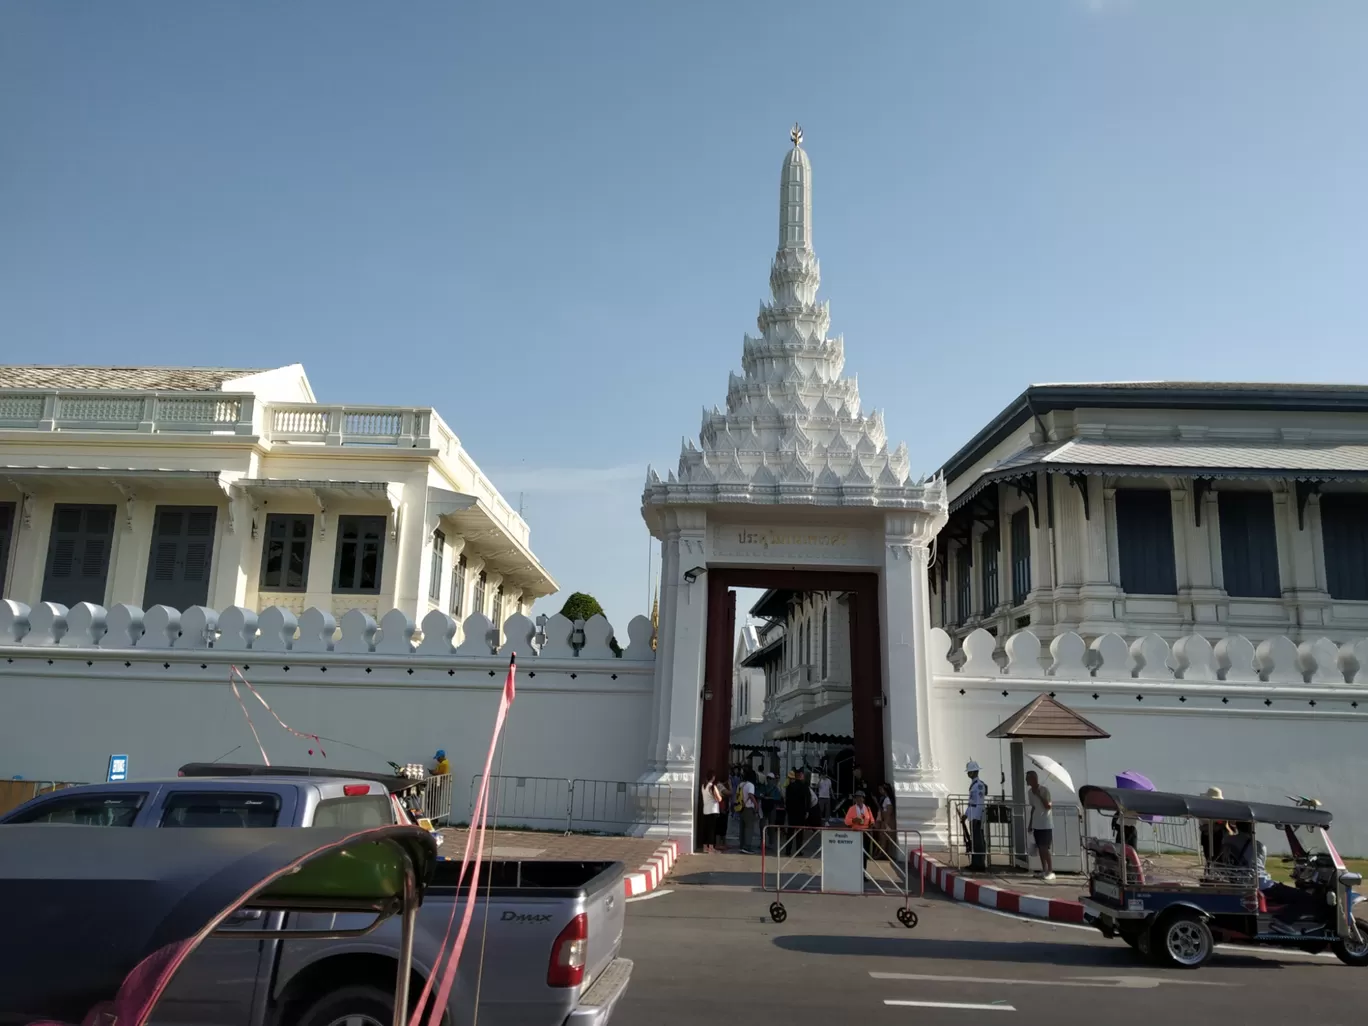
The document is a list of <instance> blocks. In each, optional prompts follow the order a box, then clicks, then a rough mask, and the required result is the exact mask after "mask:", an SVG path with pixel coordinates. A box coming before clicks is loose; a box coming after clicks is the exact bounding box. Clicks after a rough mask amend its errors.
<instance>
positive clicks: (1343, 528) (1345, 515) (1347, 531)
mask: <svg viewBox="0 0 1368 1026" xmlns="http://www.w3.org/2000/svg"><path fill="white" fill-rule="evenodd" d="M1320 514H1321V544H1322V545H1323V546H1324V548H1325V583H1326V586H1327V588H1328V589H1329V591H1330V597H1331V598H1337V599H1344V600H1347V601H1363V600H1364V599H1368V495H1352V494H1338V495H1337V494H1334V493H1331V494H1329V495H1322V496H1321V499H1320Z"/></svg>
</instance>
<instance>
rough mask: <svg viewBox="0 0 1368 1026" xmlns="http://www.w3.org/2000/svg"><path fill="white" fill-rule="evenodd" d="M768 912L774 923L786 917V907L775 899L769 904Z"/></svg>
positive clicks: (780, 921)
mask: <svg viewBox="0 0 1368 1026" xmlns="http://www.w3.org/2000/svg"><path fill="white" fill-rule="evenodd" d="M769 914H770V918H771V919H773V920H774V921H775V922H776V923H782V922H783V921H784V920H785V919H787V918H788V909H786V908H784V906H783V905H781V904H779V902H777V901H776V902H774V903H773V904H771V905H770V907H769Z"/></svg>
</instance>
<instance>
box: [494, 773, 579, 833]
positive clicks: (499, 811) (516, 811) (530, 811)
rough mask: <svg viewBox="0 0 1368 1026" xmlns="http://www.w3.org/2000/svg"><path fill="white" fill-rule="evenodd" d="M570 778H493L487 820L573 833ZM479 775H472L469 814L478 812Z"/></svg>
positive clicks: (499, 823)
mask: <svg viewBox="0 0 1368 1026" xmlns="http://www.w3.org/2000/svg"><path fill="white" fill-rule="evenodd" d="M570 787H571V785H570V781H569V779H567V778H566V777H513V776H504V777H494V776H492V777H490V778H489V815H488V819H487V822H489V823H497V824H498V825H499V826H510V827H512V826H522V827H532V828H533V829H535V830H563V831H565V832H566V833H569V832H570ZM479 790H480V776H479V774H476V775H475V776H473V777H471V778H470V813H471V815H474V813H475V799H476V798H477V797H478V796H479Z"/></svg>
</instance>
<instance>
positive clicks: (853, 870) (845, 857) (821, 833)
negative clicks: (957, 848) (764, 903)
mask: <svg viewBox="0 0 1368 1026" xmlns="http://www.w3.org/2000/svg"><path fill="white" fill-rule="evenodd" d="M921 850H922V837H921V833H920V831H917V830H878V829H875V830H851V829H848V828H846V827H786V826H767V827H765V829H764V833H763V835H762V839H761V844H760V879H761V884H762V886H763V888H764V890H766V891H773V892H774V900H773V901H772V902H771V903H770V907H769V914H770V918H771V919H773V920H774V921H775V922H776V923H782V922H783V921H784V920H785V919H787V918H788V909H787V908H786V907H785V906H784V903H783V902H782V901H781V900H780V895H783V894H851V895H870V896H873V895H882V896H884V897H897V898H900V899H901V901H902V905H901V906H900V907H899V908H898V911H897V917H898V922H900V923H902V924H903V926H906V927H907V928H908V929H909V930H910V929H911V928H912V927H914V926H916V925H917V913H916V912H914V911H913V910H912V905H911V901H912V897H913V895H914V893H915V895H916V896H917V897H921V896H922V895H923V894H925V893H926V879H925V866H926V861H925V860H924V859H921V858H918V860H917V865H918V867H919V868H918V869H915V870H914V869H912V868H911V866H912V853H913V852H916V853H917V854H918V855H919V856H920V854H921ZM914 889H915V891H914Z"/></svg>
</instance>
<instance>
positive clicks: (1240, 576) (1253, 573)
mask: <svg viewBox="0 0 1368 1026" xmlns="http://www.w3.org/2000/svg"><path fill="white" fill-rule="evenodd" d="M1216 498H1217V501H1218V503H1219V508H1220V513H1221V568H1222V572H1223V573H1224V575H1225V590H1226V594H1227V595H1233V596H1235V597H1237V598H1279V597H1281V596H1282V584H1281V582H1280V580H1279V578H1278V532H1277V529H1276V527H1275V526H1274V522H1273V496H1272V495H1271V494H1269V493H1268V492H1217V493H1216Z"/></svg>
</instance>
